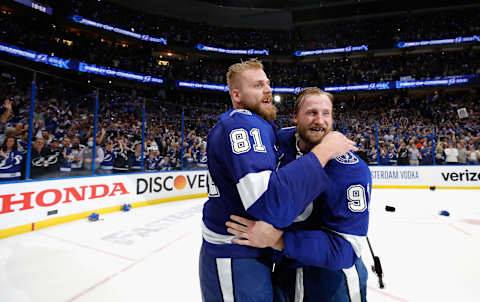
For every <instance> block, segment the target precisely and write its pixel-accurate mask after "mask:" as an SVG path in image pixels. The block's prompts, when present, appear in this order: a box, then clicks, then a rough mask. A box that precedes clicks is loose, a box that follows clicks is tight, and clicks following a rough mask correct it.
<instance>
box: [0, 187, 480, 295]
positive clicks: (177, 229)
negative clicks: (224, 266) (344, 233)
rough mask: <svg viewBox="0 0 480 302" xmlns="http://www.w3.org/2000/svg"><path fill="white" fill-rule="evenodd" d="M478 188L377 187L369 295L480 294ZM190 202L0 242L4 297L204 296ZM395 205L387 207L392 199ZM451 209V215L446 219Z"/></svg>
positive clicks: (196, 217) (197, 209) (197, 208)
mask: <svg viewBox="0 0 480 302" xmlns="http://www.w3.org/2000/svg"><path fill="white" fill-rule="evenodd" d="M479 195H480V194H479V193H478V191H476V190H436V191H429V190H393V189H376V190H374V191H373V194H372V202H371V207H370V214H371V216H370V217H371V218H370V227H369V238H370V241H371V243H372V247H373V250H374V252H375V254H376V255H378V256H379V257H380V259H381V262H382V266H383V270H384V282H385V285H386V287H385V288H384V289H379V288H378V287H377V277H376V276H375V275H374V274H373V273H372V272H371V270H370V266H371V264H372V259H371V256H370V251H369V250H368V249H366V250H365V253H364V255H363V259H364V262H365V264H366V265H367V267H368V268H369V282H368V301H370V302H377V301H403V302H405V301H409V302H413V301H419V302H423V301H461V302H466V301H472V302H473V301H475V302H477V301H480V292H479V286H480V282H479V280H480V261H479V260H478V257H479V252H480V198H479ZM204 201H205V199H193V200H186V201H179V202H172V203H165V204H159V205H155V206H148V207H143V208H135V209H132V210H131V211H130V212H116V213H111V214H106V215H101V217H100V218H101V220H100V221H96V222H89V221H88V220H86V219H85V220H78V221H74V222H70V223H66V224H61V225H57V226H54V227H50V228H46V229H41V230H37V231H34V232H29V233H25V234H22V235H17V236H13V237H9V238H5V239H1V240H0V302H30V301H35V302H37V301H40V302H44V301H48V302H56V301H102V302H103V301H115V302H121V301H134V302H143V301H201V299H200V289H199V282H198V253H199V248H200V244H201V234H200V220H201V207H202V204H203V202H204ZM386 205H390V206H393V207H395V209H396V211H395V212H387V211H385V206H386ZM442 210H446V211H448V212H449V213H450V216H448V217H446V216H441V215H439V212H440V211H442Z"/></svg>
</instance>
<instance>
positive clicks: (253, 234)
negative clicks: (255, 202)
mask: <svg viewBox="0 0 480 302" xmlns="http://www.w3.org/2000/svg"><path fill="white" fill-rule="evenodd" d="M230 219H231V220H232V221H227V222H226V225H227V226H228V229H227V231H228V232H229V233H230V234H232V235H235V236H236V237H237V238H234V239H233V240H232V241H233V243H236V244H239V245H248V246H252V247H257V248H265V247H272V246H276V245H277V243H278V241H279V240H280V239H281V237H282V235H283V231H282V230H277V229H276V228H274V227H273V226H272V225H271V224H269V223H267V222H264V221H254V220H250V219H246V218H243V217H240V216H236V215H231V216H230Z"/></svg>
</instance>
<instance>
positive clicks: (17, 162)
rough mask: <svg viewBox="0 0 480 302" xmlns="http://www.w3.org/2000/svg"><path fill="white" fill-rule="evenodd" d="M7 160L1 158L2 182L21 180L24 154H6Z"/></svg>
mask: <svg viewBox="0 0 480 302" xmlns="http://www.w3.org/2000/svg"><path fill="white" fill-rule="evenodd" d="M5 155H6V156H7V157H6V158H4V157H1V158H0V182H2V181H9V180H19V179H20V177H21V176H22V175H21V164H22V160H23V153H22V152H20V151H17V150H12V151H8V152H5Z"/></svg>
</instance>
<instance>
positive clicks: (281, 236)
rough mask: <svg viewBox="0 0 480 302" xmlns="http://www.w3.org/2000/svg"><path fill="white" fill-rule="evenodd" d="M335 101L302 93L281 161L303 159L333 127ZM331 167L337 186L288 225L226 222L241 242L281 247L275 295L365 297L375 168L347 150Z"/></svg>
mask: <svg viewBox="0 0 480 302" xmlns="http://www.w3.org/2000/svg"><path fill="white" fill-rule="evenodd" d="M332 101H333V96H332V95H331V94H329V93H325V92H323V91H322V90H320V89H318V88H306V89H304V90H302V91H301V92H300V93H299V96H298V98H297V102H296V103H295V107H294V121H295V123H296V124H297V127H296V129H295V128H293V127H292V128H290V129H282V130H281V131H279V132H278V144H279V147H280V149H281V150H283V151H284V152H285V153H284V157H283V158H282V164H281V166H283V165H285V164H288V163H289V162H291V161H293V160H295V159H296V158H299V157H300V158H301V156H303V154H305V153H307V152H309V150H310V149H311V148H312V147H313V146H315V145H316V144H318V142H319V141H321V140H322V139H323V137H324V135H325V133H326V132H328V131H329V130H331V128H332V122H333V121H332ZM325 172H326V174H327V175H328V177H329V178H330V179H331V180H332V185H331V186H330V187H329V188H328V189H327V190H326V191H325V192H324V193H322V194H321V195H320V196H319V197H318V198H317V199H315V201H314V202H312V203H311V204H310V205H309V206H308V207H307V209H306V210H305V211H304V212H303V213H302V214H301V215H299V216H298V217H297V219H296V220H295V223H294V224H293V225H292V226H290V227H288V228H286V229H285V230H284V231H281V230H278V229H276V228H274V227H272V226H271V225H270V224H267V223H265V222H255V221H253V220H249V219H244V218H242V217H237V216H232V220H234V221H235V222H228V223H227V225H228V226H229V229H228V231H229V232H230V233H231V234H234V235H236V236H237V238H236V239H234V242H235V243H238V244H240V245H242V246H245V245H246V246H255V247H269V246H270V247H273V248H274V249H277V250H281V251H282V254H283V256H284V257H283V259H282V261H281V263H280V265H278V266H277V267H276V268H275V273H274V277H273V279H274V285H275V288H276V301H281V302H286V301H288V302H290V301H291V302H293V301H304V302H307V301H324V302H365V301H366V281H367V270H366V268H365V266H364V264H363V262H362V260H361V258H360V256H361V253H362V249H363V248H364V246H365V243H366V235H367V230H368V220H369V212H368V206H369V201H370V194H371V174H370V170H369V168H368V166H367V165H366V163H365V162H363V160H361V159H360V158H359V157H357V156H356V155H355V154H353V153H352V152H348V153H347V154H345V155H342V156H339V157H337V158H335V160H331V161H329V162H328V164H327V165H326V166H325ZM236 222H238V223H236Z"/></svg>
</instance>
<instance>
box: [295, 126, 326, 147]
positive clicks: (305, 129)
mask: <svg viewBox="0 0 480 302" xmlns="http://www.w3.org/2000/svg"><path fill="white" fill-rule="evenodd" d="M311 128H321V127H313V126H311V125H306V126H303V125H297V133H298V136H300V138H301V139H302V140H303V141H304V142H305V143H306V144H307V145H308V146H310V147H311V148H313V147H314V146H316V145H318V144H320V143H321V142H322V140H323V138H324V137H325V135H327V133H328V132H330V131H332V130H333V127H332V125H330V126H328V127H327V129H325V130H324V131H323V132H322V133H314V132H313V133H312V132H311Z"/></svg>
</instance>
